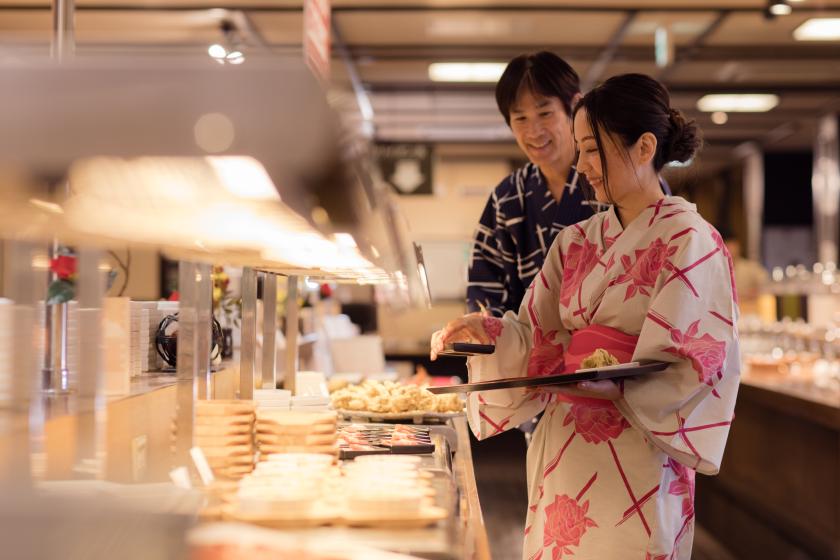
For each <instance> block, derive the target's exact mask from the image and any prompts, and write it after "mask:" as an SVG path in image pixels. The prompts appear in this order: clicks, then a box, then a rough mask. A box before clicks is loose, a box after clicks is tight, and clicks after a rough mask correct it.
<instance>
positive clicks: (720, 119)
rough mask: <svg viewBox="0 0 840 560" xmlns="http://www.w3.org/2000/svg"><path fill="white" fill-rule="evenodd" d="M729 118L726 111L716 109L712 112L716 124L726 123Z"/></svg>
mask: <svg viewBox="0 0 840 560" xmlns="http://www.w3.org/2000/svg"><path fill="white" fill-rule="evenodd" d="M728 120H729V115H727V114H726V113H724V112H723V111H715V112H714V113H712V122H713V123H715V124H726V121H728Z"/></svg>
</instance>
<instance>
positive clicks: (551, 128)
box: [510, 88, 574, 167]
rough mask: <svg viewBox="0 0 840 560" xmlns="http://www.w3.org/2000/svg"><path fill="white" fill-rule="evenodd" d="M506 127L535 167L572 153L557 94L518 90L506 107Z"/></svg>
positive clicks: (568, 123) (569, 130)
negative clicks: (554, 95)
mask: <svg viewBox="0 0 840 560" xmlns="http://www.w3.org/2000/svg"><path fill="white" fill-rule="evenodd" d="M510 129H511V131H513V136H514V137H515V138H516V143H517V144H519V147H520V148H522V151H523V152H525V155H527V156H528V159H529V160H531V162H532V163H534V164H536V165H537V166H539V167H545V166H548V165H551V164H552V163H555V162H557V161H558V160H561V159H562V158H563V156H564V154H566V153H570V152H571V153H572V154H573V153H574V152H573V151H572V150H573V149H574V148H573V140H572V127H571V121H570V119H569V116H568V115H567V114H566V111H565V109H563V103H562V102H561V101H560V99H558V98H557V97H543V96H541V95H539V94H534V93H533V92H531V91H530V90H528V89H526V88H523V89H521V90H520V91H519V94H518V95H517V97H516V101H515V102H514V104H513V105H512V106H511V108H510Z"/></svg>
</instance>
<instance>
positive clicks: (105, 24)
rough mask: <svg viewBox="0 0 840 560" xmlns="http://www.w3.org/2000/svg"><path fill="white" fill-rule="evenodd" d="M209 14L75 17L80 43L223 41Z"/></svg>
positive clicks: (104, 13)
mask: <svg viewBox="0 0 840 560" xmlns="http://www.w3.org/2000/svg"><path fill="white" fill-rule="evenodd" d="M219 19H220V18H219V17H218V15H216V14H214V13H213V12H212V11H208V10H196V11H183V12H165V11H142V12H136V13H133V12H132V13H125V12H114V11H98V10H97V11H82V12H79V13H77V14H76V40H77V41H78V42H79V43H109V44H110V43H134V44H159V43H170V44H171V43H212V42H215V41H221V40H222V39H223V36H222V33H221V31H220V29H219Z"/></svg>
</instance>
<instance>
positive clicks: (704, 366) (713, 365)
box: [664, 320, 726, 387]
mask: <svg viewBox="0 0 840 560" xmlns="http://www.w3.org/2000/svg"><path fill="white" fill-rule="evenodd" d="M699 325H700V321H699V320H698V321H694V322H693V323H691V325H689V327H688V330H686V331H685V333H682V332H680V330H679V329H671V340H672V341H674V343H675V344H676V346H670V347H668V348H665V350H664V351H665V352H670V353H671V354H675V355H677V356H680V357H681V358H688V359H690V360H691V365H692V367H693V368H694V370H695V371H696V372H697V375H698V379H699V380H700V381H702V382H703V383H705V384H706V385H709V386H710V387H712V386H714V385H713V384H714V378H715V377H717V378H720V377H722V376H723V362H724V360H725V359H726V343H725V342H721V341H720V340H716V339H715V338H713V337H712V336H710V335H709V334H708V333H705V334H703V336H699V337H698V336H697V331H698V330H699Z"/></svg>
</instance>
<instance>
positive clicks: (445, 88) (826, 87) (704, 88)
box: [366, 79, 840, 95]
mask: <svg viewBox="0 0 840 560" xmlns="http://www.w3.org/2000/svg"><path fill="white" fill-rule="evenodd" d="M366 84H367V85H368V86H369V88H370V89H371V91H372V92H373V93H380V92H383V93H388V92H400V93H428V92H437V93H461V92H464V93H467V92H492V91H493V90H494V88H495V84H468V83H464V84H453V83H429V82H376V81H369V80H367V81H366ZM668 90H669V91H670V92H671V94H705V93H756V92H760V93H779V94H783V93H792V94H798V95H808V94H821V95H824V94H826V93H831V94H836V93H837V92H838V91H840V79H835V80H833V81H825V82H820V83H814V84H803V83H796V84H773V83H764V82H741V83H721V82H708V83H675V84H671V85H669V86H668Z"/></svg>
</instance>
